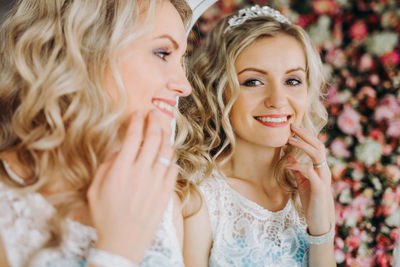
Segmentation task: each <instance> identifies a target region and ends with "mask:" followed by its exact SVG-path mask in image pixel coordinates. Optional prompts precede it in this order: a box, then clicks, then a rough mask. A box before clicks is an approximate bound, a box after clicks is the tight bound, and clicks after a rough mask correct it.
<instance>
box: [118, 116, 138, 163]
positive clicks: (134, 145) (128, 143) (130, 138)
mask: <svg viewBox="0 0 400 267" xmlns="http://www.w3.org/2000/svg"><path fill="white" fill-rule="evenodd" d="M143 124H144V121H143V115H142V113H141V112H140V111H137V112H135V113H134V114H133V115H132V116H131V118H130V120H129V125H128V129H127V131H126V134H125V138H124V141H123V142H122V147H121V151H120V153H119V155H118V158H117V164H120V166H121V165H122V166H124V165H128V166H130V165H131V164H132V162H133V161H134V160H135V159H136V155H137V153H138V151H139V148H140V144H141V142H142V136H143Z"/></svg>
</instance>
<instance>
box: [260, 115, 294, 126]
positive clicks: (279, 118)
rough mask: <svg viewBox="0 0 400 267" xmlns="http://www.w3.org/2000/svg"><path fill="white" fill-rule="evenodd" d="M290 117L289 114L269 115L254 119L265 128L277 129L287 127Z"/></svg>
mask: <svg viewBox="0 0 400 267" xmlns="http://www.w3.org/2000/svg"><path fill="white" fill-rule="evenodd" d="M291 117H292V116H291V115H290V114H270V115H265V116H256V117H254V118H255V119H256V120H257V121H258V122H260V123H261V124H263V125H265V126H267V127H272V128H278V127H285V126H286V125H288V124H289V122H290V118H291Z"/></svg>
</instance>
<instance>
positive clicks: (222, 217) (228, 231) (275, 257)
mask: <svg viewBox="0 0 400 267" xmlns="http://www.w3.org/2000/svg"><path fill="white" fill-rule="evenodd" d="M224 179H226V178H224V177H223V176H222V175H218V174H215V173H214V174H213V176H212V177H210V178H208V179H206V180H205V181H204V182H203V183H202V184H201V185H200V191H201V192H202V195H203V197H204V199H205V202H206V205H207V208H208V212H209V218H210V223H211V230H212V236H213V246H212V250H211V255H210V266H244V265H245V266H289V265H293V266H303V265H304V266H306V264H307V261H308V260H307V258H308V256H307V255H308V249H309V243H308V240H307V237H306V223H305V219H304V218H300V216H299V215H298V213H297V211H296V209H295V208H294V205H293V203H292V200H289V201H288V203H287V204H286V205H285V207H284V208H283V209H282V210H280V211H276V212H273V211H269V210H266V209H264V208H263V207H261V206H260V205H258V204H257V203H255V202H253V201H251V200H249V199H247V198H245V197H244V196H243V195H241V194H239V193H238V192H237V191H235V190H233V189H232V188H231V187H230V186H229V184H228V183H227V181H226V180H224Z"/></svg>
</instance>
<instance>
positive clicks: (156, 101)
mask: <svg viewBox="0 0 400 267" xmlns="http://www.w3.org/2000/svg"><path fill="white" fill-rule="evenodd" d="M152 103H153V105H154V106H156V107H157V109H158V110H160V111H161V112H162V113H164V114H166V115H168V116H170V117H172V118H173V117H174V110H175V105H176V101H175V100H171V99H164V98H153V100H152Z"/></svg>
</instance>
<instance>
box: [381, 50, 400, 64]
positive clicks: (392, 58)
mask: <svg viewBox="0 0 400 267" xmlns="http://www.w3.org/2000/svg"><path fill="white" fill-rule="evenodd" d="M380 60H381V62H382V64H383V65H384V66H385V67H388V68H394V67H396V66H397V65H398V64H399V63H400V54H399V52H398V51H397V50H393V51H391V52H387V53H385V54H383V55H382V56H381V57H380Z"/></svg>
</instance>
